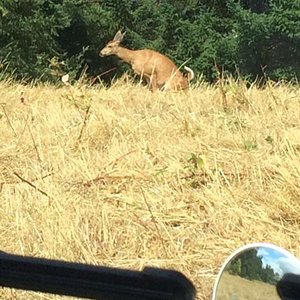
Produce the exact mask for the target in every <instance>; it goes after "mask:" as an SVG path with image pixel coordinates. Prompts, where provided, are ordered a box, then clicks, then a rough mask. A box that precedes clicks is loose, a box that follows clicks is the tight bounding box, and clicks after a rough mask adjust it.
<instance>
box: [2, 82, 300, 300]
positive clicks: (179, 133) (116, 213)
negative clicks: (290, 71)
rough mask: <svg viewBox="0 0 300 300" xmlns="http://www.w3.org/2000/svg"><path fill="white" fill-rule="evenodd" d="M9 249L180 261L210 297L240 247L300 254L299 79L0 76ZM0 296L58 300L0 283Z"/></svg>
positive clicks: (89, 258)
mask: <svg viewBox="0 0 300 300" xmlns="http://www.w3.org/2000/svg"><path fill="white" fill-rule="evenodd" d="M0 126H1V127H0V128H1V135H0V145H1V146H0V189H1V192H0V201H1V205H0V245H1V250H3V251H7V252H11V253H17V254H24V255H33V256H36V257H46V258H55V259H63V260H70V261H78V262H85V263H91V264H99V265H107V266H114V267H121V268H133V269H136V270H141V269H142V268H143V267H144V266H155V267H162V268H174V269H176V270H179V271H182V272H183V273H184V274H185V275H187V276H188V277H190V278H191V279H192V281H193V282H194V283H195V285H196V287H197V290H198V298H197V299H209V298H210V296H211V294H212V288H213V284H214V280H215V278H216V275H217V272H218V270H219V268H220V267H221V264H222V262H223V261H224V260H225V259H226V257H227V256H228V255H229V254H231V252H232V251H233V250H235V249H236V248H237V247H240V246H242V245H245V244H246V243H250V242H264V241H266V242H271V243H275V244H277V245H279V246H282V247H284V248H286V249H288V250H289V251H291V252H292V253H293V254H294V255H296V256H298V257H300V159H299V155H300V87H293V86H289V85H277V86H274V85H272V84H271V83H270V84H269V85H267V86H266V88H264V89H257V88H256V87H255V86H252V87H250V88H246V86H245V85H244V84H243V83H237V82H228V84H226V85H223V86H210V85H206V84H198V86H196V87H194V88H192V89H191V90H190V91H188V92H187V93H179V94H175V93H151V92H150V91H148V90H147V89H146V88H144V87H140V86H136V85H133V84H131V83H126V82H125V81H122V80H120V81H117V82H116V83H115V84H114V85H113V86H112V87H110V88H104V87H100V86H93V87H89V86H87V85H83V84H82V85H75V86H63V87H55V86H50V85H49V86H48V85H46V86H45V85H44V86H36V87H31V86H24V85H19V84H14V83H11V82H9V81H5V82H2V83H0ZM0 298H1V299H54V298H55V299H60V298H59V297H58V296H57V297H54V296H49V295H45V294H43V295H42V294H34V293H26V294H25V292H23V291H15V290H8V289H2V290H1V291H0Z"/></svg>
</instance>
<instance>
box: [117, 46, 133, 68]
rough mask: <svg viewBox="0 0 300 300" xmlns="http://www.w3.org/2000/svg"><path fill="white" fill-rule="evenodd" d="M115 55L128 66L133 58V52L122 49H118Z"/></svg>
mask: <svg viewBox="0 0 300 300" xmlns="http://www.w3.org/2000/svg"><path fill="white" fill-rule="evenodd" d="M115 54H116V55H117V56H118V57H119V58H121V59H122V60H124V61H125V62H127V63H129V64H131V63H132V61H133V58H134V50H130V49H127V48H124V47H118V50H117V51H116V53H115Z"/></svg>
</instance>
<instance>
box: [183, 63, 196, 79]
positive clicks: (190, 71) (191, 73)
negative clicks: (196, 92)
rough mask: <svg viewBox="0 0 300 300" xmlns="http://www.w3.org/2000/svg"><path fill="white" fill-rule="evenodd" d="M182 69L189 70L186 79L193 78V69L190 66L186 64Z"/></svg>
mask: <svg viewBox="0 0 300 300" xmlns="http://www.w3.org/2000/svg"><path fill="white" fill-rule="evenodd" d="M184 69H185V70H186V71H188V72H189V74H188V81H191V80H193V79H194V78H195V73H194V71H193V70H192V69H191V68H189V67H186V66H184Z"/></svg>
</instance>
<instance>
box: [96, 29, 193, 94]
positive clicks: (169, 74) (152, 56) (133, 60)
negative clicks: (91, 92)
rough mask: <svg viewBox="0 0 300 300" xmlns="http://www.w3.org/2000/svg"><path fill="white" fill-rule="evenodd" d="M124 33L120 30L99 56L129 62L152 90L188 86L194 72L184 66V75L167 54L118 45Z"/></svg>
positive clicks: (175, 88) (172, 89) (176, 89)
mask: <svg viewBox="0 0 300 300" xmlns="http://www.w3.org/2000/svg"><path fill="white" fill-rule="evenodd" d="M124 35H125V33H122V32H121V31H120V30H119V31H118V32H117V33H116V35H115V37H114V39H113V40H112V41H110V42H108V43H107V45H106V46H105V47H104V48H103V49H102V50H101V51H100V53H99V55H100V56H102V57H103V56H108V55H116V56H118V57H119V58H121V59H122V60H124V61H125V62H127V63H129V64H130V65H131V67H132V69H133V71H134V72H135V73H136V74H137V75H139V76H141V77H142V78H145V79H146V80H147V82H148V84H149V87H150V89H151V90H152V91H156V90H158V89H161V90H169V91H179V90H186V89H188V87H189V81H190V80H192V79H193V78H194V72H193V70H192V69H190V68H188V67H184V68H185V69H186V70H187V71H188V72H189V74H188V76H187V77H184V76H183V74H182V73H181V72H180V71H179V69H178V68H177V67H176V65H175V64H174V63H173V62H172V60H171V59H169V58H168V57H167V56H165V55H163V54H161V53H159V52H156V51H153V50H149V49H143V50H130V49H127V48H124V47H121V46H120V43H121V42H122V40H123V38H124Z"/></svg>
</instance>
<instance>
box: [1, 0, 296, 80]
mask: <svg viewBox="0 0 300 300" xmlns="http://www.w3.org/2000/svg"><path fill="white" fill-rule="evenodd" d="M121 28H122V29H123V30H126V32H127V33H126V38H125V40H124V45H125V46H127V47H129V48H133V49H141V48H150V49H155V50H157V51H159V52H161V53H164V54H166V55H168V56H169V57H171V58H172V59H173V60H174V61H175V62H176V63H177V65H182V64H187V65H188V66H189V67H191V68H192V69H193V70H194V71H195V73H196V74H201V75H202V76H203V77H204V79H205V80H207V81H210V82H213V81H214V80H216V79H217V77H218V76H219V72H220V70H222V72H225V73H226V74H231V75H232V76H241V77H243V78H246V79H249V80H255V79H257V78H258V79H261V78H265V79H266V78H268V79H272V80H274V81H277V80H287V81H297V80H298V79H299V77H300V30H299V29H300V0H293V1H290V0H214V1H208V0H186V1H182V0H2V1H1V2H0V80H1V78H3V77H4V76H6V75H7V74H8V75H10V76H13V77H14V78H15V79H17V80H35V81H55V80H58V78H59V77H60V76H61V75H62V74H65V73H69V74H70V75H71V78H74V79H76V78H78V77H79V76H80V74H81V73H82V71H83V70H86V73H87V75H88V76H91V77H96V76H98V77H100V78H101V80H104V81H107V82H109V81H110V80H111V79H112V78H113V77H116V76H119V75H121V74H122V73H123V72H124V70H126V69H127V68H128V66H126V65H125V64H124V63H121V62H120V61H119V60H118V59H116V58H115V57H107V58H105V59H103V58H100V57H99V55H98V53H99V49H100V48H101V47H103V46H104V45H105V44H106V42H107V41H109V40H111V39H112V37H113V36H114V34H115V33H116V31H117V30H119V29H121Z"/></svg>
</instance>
